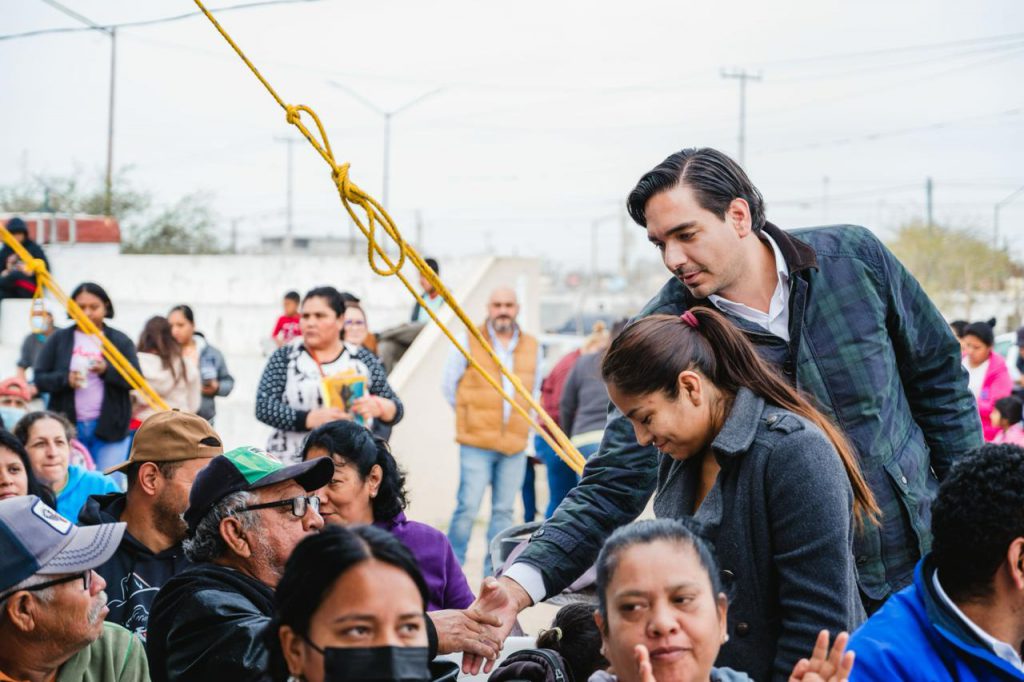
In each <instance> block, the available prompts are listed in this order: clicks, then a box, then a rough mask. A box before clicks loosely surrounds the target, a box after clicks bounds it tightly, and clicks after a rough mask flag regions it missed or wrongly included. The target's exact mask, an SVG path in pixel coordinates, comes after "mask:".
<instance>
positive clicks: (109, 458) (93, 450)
mask: <svg viewBox="0 0 1024 682" xmlns="http://www.w3.org/2000/svg"><path fill="white" fill-rule="evenodd" d="M97 421H99V420H97V419H90V420H89V421H84V422H75V426H76V427H77V428H78V440H79V441H80V442H81V443H82V445H84V446H85V447H86V449H87V450H88V451H89V454H90V455H92V461H93V462H95V463H96V470H97V471H103V470H104V469H107V468H109V467H112V466H115V465H117V464H120V463H121V462H123V461H125V460H126V459H128V449H129V447H131V437H130V436H126V437H124V438H122V439H121V440H118V441H114V442H110V441H106V440H103V439H102V438H98V437H97V436H96V423H97ZM112 477H113V479H114V481H115V482H116V483H117V484H118V485H119V486H121V488H122V489H124V487H125V482H126V479H125V477H124V474H122V473H120V472H118V473H116V474H112Z"/></svg>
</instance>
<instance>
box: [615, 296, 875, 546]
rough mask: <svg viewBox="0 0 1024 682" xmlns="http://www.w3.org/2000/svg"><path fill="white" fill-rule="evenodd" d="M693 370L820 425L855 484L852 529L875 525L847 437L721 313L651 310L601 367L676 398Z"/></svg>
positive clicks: (621, 384)
mask: <svg viewBox="0 0 1024 682" xmlns="http://www.w3.org/2000/svg"><path fill="white" fill-rule="evenodd" d="M694 369H695V370H698V371H700V373H701V374H703V375H704V376H705V377H707V378H708V380H709V381H711V383H712V384H714V385H715V386H716V387H718V388H719V389H721V390H723V391H726V392H727V393H731V394H733V395H735V394H736V393H737V392H738V391H739V389H740V388H741V387H744V388H747V389H749V390H750V391H752V392H753V393H755V394H757V395H759V396H761V397H762V398H764V400H765V401H766V402H768V403H770V404H772V405H775V406H777V407H781V408H782V409H784V410H788V411H790V412H793V413H794V414H797V415H799V416H801V417H803V418H804V419H806V420H807V421H809V422H811V423H812V424H814V425H815V426H817V427H818V428H819V429H821V430H822V431H823V432H824V433H825V436H826V437H827V438H828V439H829V441H831V443H832V446H833V447H835V449H836V452H838V453H839V459H840V460H841V461H842V463H843V468H844V469H845V470H846V476H847V478H848V479H849V481H850V487H851V488H853V511H854V517H855V520H856V523H857V527H858V528H862V527H863V522H864V520H865V519H867V520H868V521H869V522H870V523H872V524H877V523H878V520H879V518H880V517H881V514H882V512H881V510H880V509H879V507H878V504H877V503H876V502H875V497H874V494H872V492H871V489H870V488H869V487H868V484H867V482H866V481H865V480H864V476H863V474H862V473H861V471H860V466H859V465H858V463H857V456H856V454H855V452H854V450H853V447H852V446H851V445H850V442H849V441H848V440H847V439H846V437H845V436H844V435H843V433H842V432H841V431H840V430H839V429H838V428H837V427H836V426H835V424H833V423H832V422H831V421H830V420H829V419H828V417H826V416H825V415H824V414H822V413H821V412H820V411H819V410H818V409H816V408H815V407H814V406H813V405H812V404H811V403H810V401H809V400H808V399H807V398H805V397H804V396H803V395H801V394H800V393H799V392H798V391H797V390H796V389H794V388H793V387H792V386H790V385H789V384H787V383H786V382H785V381H783V380H782V379H781V378H780V377H779V376H778V374H777V372H776V371H775V370H774V369H772V368H771V367H770V366H769V365H768V363H766V362H765V361H764V360H763V359H761V356H759V355H758V354H757V351H756V350H755V349H754V346H753V344H752V343H751V342H750V341H749V340H748V339H747V337H746V336H744V335H743V332H741V331H739V330H738V329H737V328H736V327H734V326H733V325H732V324H731V323H730V322H729V321H728V320H727V319H726V318H725V317H724V316H723V315H721V314H720V313H718V312H715V311H714V310H711V309H710V308H706V307H696V308H691V309H690V310H688V311H687V312H686V313H684V315H683V316H680V317H677V316H674V315H652V316H650V317H646V318H644V319H642V320H640V321H638V322H636V323H635V324H632V325H630V326H629V327H627V328H626V329H625V330H624V331H623V332H622V334H621V335H619V337H618V338H617V339H615V341H614V342H612V345H611V348H609V349H608V354H607V355H606V356H605V360H604V364H603V366H602V368H601V373H602V375H603V377H604V379H605V381H607V382H608V383H611V384H614V385H615V386H616V387H617V388H618V389H619V390H620V391H622V392H624V393H627V394H630V395H645V394H648V393H653V392H655V391H662V392H664V393H665V394H666V395H667V396H668V397H669V398H672V399H674V398H676V397H677V396H678V394H679V385H678V382H677V378H678V377H679V374H680V373H682V372H684V371H686V370H694Z"/></svg>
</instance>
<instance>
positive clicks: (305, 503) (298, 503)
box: [235, 495, 320, 519]
mask: <svg viewBox="0 0 1024 682" xmlns="http://www.w3.org/2000/svg"><path fill="white" fill-rule="evenodd" d="M288 506H290V507H291V508H292V514H293V515H295V516H298V517H299V518H300V519H301V518H302V517H303V516H305V515H306V510H307V509H312V510H313V511H315V512H319V511H320V498H319V497H317V496H316V495H308V496H307V495H303V496H301V497H292V498H290V499H287V500H278V501H277V502H264V503H263V504H253V505H250V506H248V507H242V508H241V509H236V510H235V513H236V514H240V513H242V512H247V511H256V510H257V509H271V508H273V507H288Z"/></svg>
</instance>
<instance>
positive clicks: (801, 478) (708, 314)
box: [601, 307, 880, 680]
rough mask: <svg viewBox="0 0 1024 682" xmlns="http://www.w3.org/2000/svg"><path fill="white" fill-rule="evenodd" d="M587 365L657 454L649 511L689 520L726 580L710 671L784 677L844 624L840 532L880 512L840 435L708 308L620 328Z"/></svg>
mask: <svg viewBox="0 0 1024 682" xmlns="http://www.w3.org/2000/svg"><path fill="white" fill-rule="evenodd" d="M601 370H602V375H603V377H604V379H605V381H606V382H607V383H608V392H609V395H610V396H611V399H612V402H614V403H615V405H616V407H618V408H619V410H621V411H622V413H623V414H624V415H625V416H626V417H627V418H628V419H629V420H630V422H631V423H632V425H633V428H634V430H635V432H636V437H637V441H638V442H639V443H640V444H642V445H654V446H655V447H657V449H658V450H659V451H660V452H661V453H662V455H663V458H662V461H661V464H660V471H659V475H658V490H657V493H656V494H655V499H654V511H655V513H656V514H657V515H658V516H660V517H672V518H684V517H691V518H692V519H693V520H694V521H695V522H697V525H698V526H699V527H700V528H701V529H702V534H703V535H704V537H705V539H706V540H708V541H710V542H711V544H712V545H713V546H714V547H715V549H716V551H717V555H718V559H719V563H720V565H721V567H722V575H723V576H724V577H725V579H726V583H727V587H728V586H729V583H731V588H732V589H731V592H732V594H731V595H730V596H731V600H730V601H731V605H730V608H729V613H728V628H727V635H728V640H727V641H726V643H725V644H724V645H723V646H722V648H721V651H720V653H719V655H718V658H717V660H716V665H718V666H728V667H731V668H734V669H737V670H743V671H745V672H747V674H749V675H750V676H751V677H752V678H753V679H756V680H767V679H782V680H785V679H788V678H789V675H790V672H791V671H792V670H793V666H794V665H795V664H796V663H797V661H799V660H800V658H801V657H803V656H804V655H805V654H806V652H807V651H808V649H809V648H810V647H811V646H813V645H814V642H815V638H816V637H817V635H818V633H819V632H820V631H821V630H823V629H827V630H830V631H831V632H833V633H836V632H839V631H843V630H845V631H850V632H852V631H853V630H854V629H856V627H857V626H858V625H859V624H860V623H861V622H862V621H863V620H864V609H863V607H862V605H861V601H860V594H859V591H858V585H857V568H856V566H855V563H854V559H853V540H854V536H855V534H856V533H857V531H858V529H860V528H861V527H863V525H864V524H873V523H876V522H877V520H878V516H879V513H880V512H879V510H878V506H877V504H876V503H875V500H874V497H873V496H872V494H871V491H870V489H869V488H868V486H867V484H866V482H865V480H864V478H863V476H862V475H861V473H860V469H859V467H858V465H857V460H856V457H855V455H854V453H853V450H852V448H851V447H850V445H849V444H848V443H847V441H846V440H845V438H844V437H843V435H842V433H840V431H839V430H838V429H837V428H836V427H835V426H834V425H833V424H831V423H830V422H829V420H828V419H827V418H826V417H825V416H824V415H822V414H821V413H820V412H819V411H818V410H817V409H816V408H815V407H814V406H813V405H811V404H810V403H809V402H808V401H807V399H806V398H804V397H803V396H801V395H800V394H799V393H798V392H797V391H796V390H794V389H793V388H791V387H790V386H789V385H788V384H787V383H786V382H785V381H783V380H782V379H781V378H780V377H779V376H778V375H777V374H776V373H775V371H774V370H773V369H772V368H770V367H769V366H768V365H767V364H766V363H765V362H764V361H763V360H761V358H760V357H759V356H758V355H757V353H756V351H755V350H754V348H753V346H752V345H751V344H750V342H749V341H748V340H747V339H746V337H745V336H743V334H742V332H740V331H739V330H737V329H736V328H735V327H734V326H733V325H731V324H730V323H729V322H728V321H727V320H726V319H725V318H724V317H723V316H722V315H720V314H719V313H717V312H715V311H713V310H710V309H708V308H701V307H697V308H693V309H691V310H689V311H687V312H686V313H684V314H683V315H682V316H681V317H675V316H668V315H654V316H651V317H647V318H644V319H642V320H640V321H639V322H637V323H635V324H633V325H631V326H630V327H628V328H626V329H625V330H624V331H623V332H622V334H621V335H619V337H618V338H617V339H616V340H615V341H614V342H613V343H612V345H611V347H610V348H609V350H608V353H607V354H606V356H605V359H604V363H603V365H602V368H601Z"/></svg>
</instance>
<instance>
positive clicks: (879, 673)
mask: <svg viewBox="0 0 1024 682" xmlns="http://www.w3.org/2000/svg"><path fill="white" fill-rule="evenodd" d="M926 627H930V624H929V623H928V622H927V617H926V616H925V613H924V606H923V605H922V604H920V598H919V595H918V594H917V587H916V586H915V585H911V586H909V587H906V588H904V589H902V590H900V591H899V592H897V593H896V594H894V595H893V596H891V597H889V599H888V601H886V603H885V604H884V605H883V606H882V608H881V609H880V610H879V611H877V612H876V613H875V614H874V615H872V616H871V617H870V618H869V619H868V620H867V621H866V622H865V623H864V624H863V625H861V626H860V627H859V628H858V629H857V630H856V631H854V633H853V634H852V635H851V636H850V643H849V646H848V649H849V650H850V651H853V652H855V653H856V654H857V663H856V664H855V665H854V674H853V675H852V676H851V678H850V679H851V680H883V679H926V678H927V674H926V673H925V672H924V671H923V670H921V669H920V668H919V667H918V666H919V665H920V664H921V663H923V662H924V661H925V660H926V659H928V658H930V656H929V654H928V651H929V650H930V649H931V646H932V645H931V644H930V640H929V637H928V636H927V634H926V633H925V628H926ZM915 670H916V671H917V673H918V674H919V675H921V677H920V678H917V677H915V676H914V674H913V673H914V671H915ZM890 675H895V676H894V677H890ZM908 675H909V676H908Z"/></svg>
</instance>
